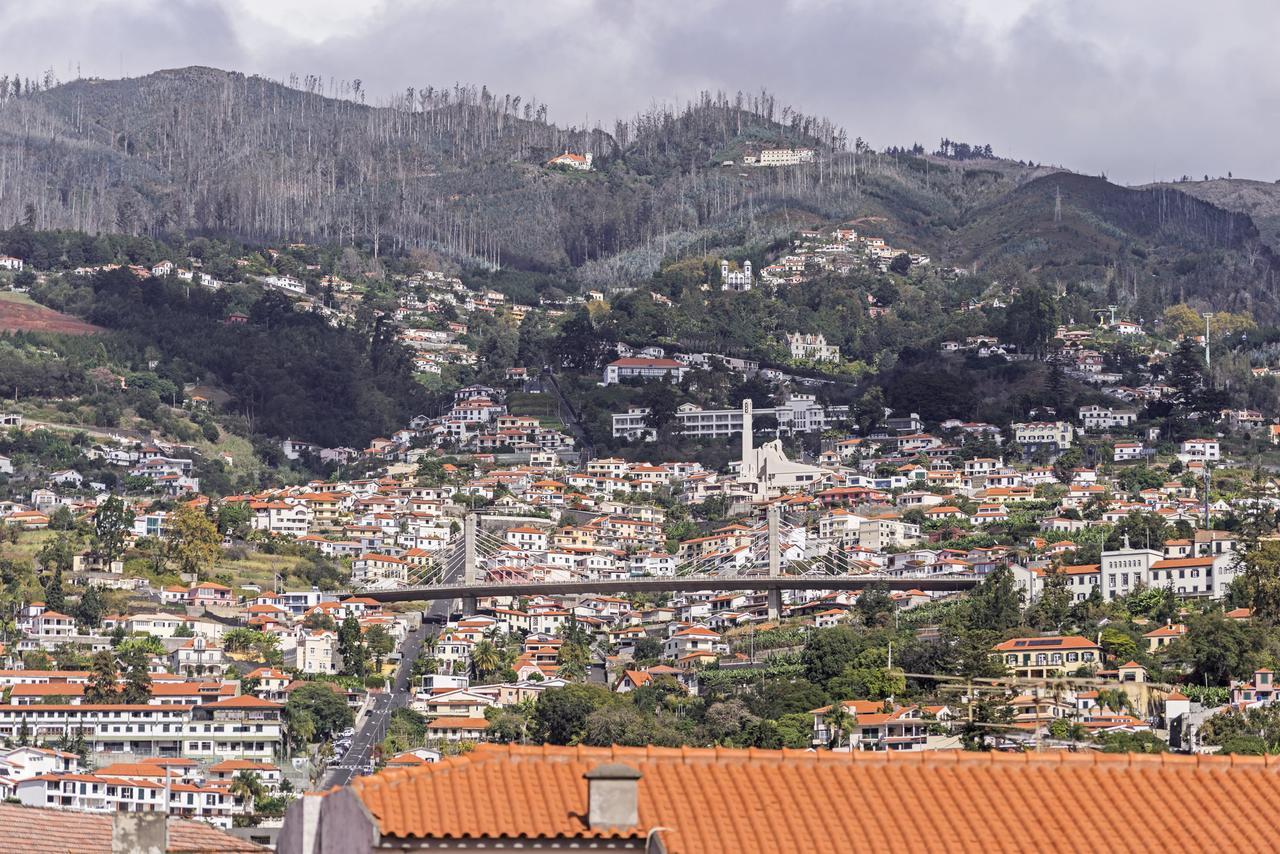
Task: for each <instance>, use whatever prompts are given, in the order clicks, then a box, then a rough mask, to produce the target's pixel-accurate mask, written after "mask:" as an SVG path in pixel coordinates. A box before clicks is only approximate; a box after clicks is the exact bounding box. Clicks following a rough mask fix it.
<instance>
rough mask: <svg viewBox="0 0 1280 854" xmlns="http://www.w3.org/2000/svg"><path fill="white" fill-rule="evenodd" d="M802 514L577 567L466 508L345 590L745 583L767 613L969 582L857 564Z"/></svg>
mask: <svg viewBox="0 0 1280 854" xmlns="http://www.w3.org/2000/svg"><path fill="white" fill-rule="evenodd" d="M810 533H811V532H810V531H807V530H806V528H805V526H804V520H802V519H793V518H790V517H784V515H783V514H782V513H780V512H779V511H778V510H777V508H776V507H774V508H770V510H769V513H768V516H767V520H766V521H765V522H764V523H763V524H758V525H756V526H754V527H749V528H745V529H743V530H740V531H735V532H733V533H732V534H731V535H728V536H727V537H724V538H721V539H727V540H728V543H727V544H725V543H719V542H715V541H714V540H713V541H712V542H713V546H712V547H710V548H707V549H705V550H703V551H701V552H697V551H690V553H689V554H687V555H686V556H684V557H682V558H681V559H679V560H678V561H677V562H676V565H675V567H674V569H672V570H670V571H669V572H664V573H663V574H655V575H640V576H633V575H630V574H629V572H627V571H622V572H611V573H597V572H584V571H582V570H580V569H577V568H574V567H567V566H555V565H548V564H532V565H531V564H530V562H529V560H528V555H527V553H526V552H525V551H524V550H523V549H521V548H519V547H517V546H516V545H513V544H512V543H510V542H508V541H507V540H506V539H504V538H503V537H502V536H500V535H499V534H496V533H494V532H493V531H488V530H485V529H484V528H483V526H482V525H481V524H480V519H479V517H477V516H476V515H474V514H471V515H468V516H466V517H465V518H464V520H463V524H462V529H461V530H460V531H459V532H458V533H456V534H455V535H454V536H453V537H452V538H451V539H450V540H449V541H448V542H446V543H445V544H444V545H443V546H442V547H441V548H439V549H438V550H436V551H433V552H431V553H429V555H428V557H426V558H425V559H418V560H416V562H413V563H405V564H403V565H401V566H399V567H398V569H397V570H396V571H395V572H389V573H383V574H379V575H378V576H376V577H367V578H363V579H361V580H360V581H358V582H356V584H355V590H356V591H358V594H359V595H361V596H366V597H369V598H371V599H375V600H377V601H380V602H412V601H430V600H451V599H459V600H461V602H462V610H463V612H464V613H467V612H471V611H474V610H475V600H476V599H477V598H479V597H482V596H529V595H537V594H542V595H569V594H613V593H640V592H650V593H657V592H677V591H699V590H717V591H731V590H752V591H761V592H766V593H767V594H768V604H769V615H770V617H771V618H774V619H776V618H777V617H778V616H779V615H780V614H781V611H782V591H783V590H861V589H864V588H866V587H869V586H871V585H880V586H883V587H884V588H886V589H889V590H912V589H917V590H925V591H935V592H955V591H961V590H968V589H970V588H972V587H974V586H976V585H977V583H978V579H977V578H975V577H974V576H972V575H960V574H939V573H932V574H929V573H909V574H903V573H901V572H894V573H884V572H867V571H864V569H863V565H862V564H859V563H857V562H856V561H851V560H849V558H848V556H847V554H845V553H843V552H842V551H840V550H839V549H838V548H832V547H831V546H830V544H828V543H822V542H818V541H816V538H813V537H811V536H809V534H810Z"/></svg>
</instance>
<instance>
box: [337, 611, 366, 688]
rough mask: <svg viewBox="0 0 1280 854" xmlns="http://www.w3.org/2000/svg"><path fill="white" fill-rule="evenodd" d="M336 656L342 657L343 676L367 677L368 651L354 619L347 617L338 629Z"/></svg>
mask: <svg viewBox="0 0 1280 854" xmlns="http://www.w3.org/2000/svg"><path fill="white" fill-rule="evenodd" d="M338 654H339V655H340V656H341V657H342V672H343V673H344V674H346V675H347V676H357V677H359V678H361V679H363V678H364V677H365V676H366V675H368V672H369V656H368V651H367V650H366V649H365V646H364V641H363V639H362V636H361V633H360V621H359V620H357V619H356V618H355V617H347V618H346V619H345V620H343V621H342V626H341V627H340V628H339V629H338Z"/></svg>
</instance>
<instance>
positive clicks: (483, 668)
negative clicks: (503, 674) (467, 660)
mask: <svg viewBox="0 0 1280 854" xmlns="http://www.w3.org/2000/svg"><path fill="white" fill-rule="evenodd" d="M471 666H472V668H474V670H475V675H476V678H477V679H479V680H483V679H487V678H488V677H490V676H492V675H493V674H494V673H495V672H496V671H497V669H498V668H499V667H501V666H502V651H501V650H500V649H498V647H497V646H495V645H494V644H493V642H492V641H488V640H482V641H480V642H479V643H477V644H476V645H475V647H473V648H472V650H471Z"/></svg>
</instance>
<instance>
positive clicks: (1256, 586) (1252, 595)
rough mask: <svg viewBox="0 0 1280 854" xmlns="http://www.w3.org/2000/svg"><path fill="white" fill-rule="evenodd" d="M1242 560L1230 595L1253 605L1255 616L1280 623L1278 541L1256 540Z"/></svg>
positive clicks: (1279, 559) (1279, 556) (1279, 543)
mask: <svg viewBox="0 0 1280 854" xmlns="http://www.w3.org/2000/svg"><path fill="white" fill-rule="evenodd" d="M1241 562H1242V565H1243V567H1244V571H1243V572H1241V573H1240V575H1239V576H1238V577H1237V578H1236V580H1235V581H1234V582H1232V585H1231V592H1232V595H1233V596H1236V597H1238V598H1239V600H1240V601H1242V602H1244V603H1246V604H1247V605H1248V606H1249V607H1251V608H1253V616H1254V618H1255V619H1259V620H1264V621H1266V622H1268V623H1272V624H1274V623H1277V622H1280V542H1277V541H1275V540H1261V541H1259V542H1257V543H1255V544H1254V545H1253V546H1251V547H1250V548H1249V549H1247V550H1246V551H1245V553H1244V556H1243V558H1242V561H1241Z"/></svg>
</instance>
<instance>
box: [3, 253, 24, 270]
mask: <svg viewBox="0 0 1280 854" xmlns="http://www.w3.org/2000/svg"><path fill="white" fill-rule="evenodd" d="M21 269H22V259H21V258H14V257H13V256H12V255H0V270H12V271H13V272H15V273H16V272H18V271H20V270H21Z"/></svg>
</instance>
